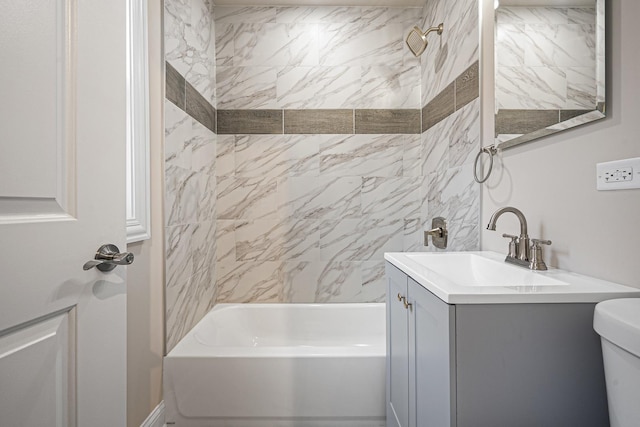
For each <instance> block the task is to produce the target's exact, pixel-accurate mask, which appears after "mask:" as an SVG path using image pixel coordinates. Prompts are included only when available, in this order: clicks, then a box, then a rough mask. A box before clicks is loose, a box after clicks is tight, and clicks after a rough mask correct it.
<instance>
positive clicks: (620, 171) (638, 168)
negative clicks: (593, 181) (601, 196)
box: [596, 157, 640, 191]
mask: <svg viewBox="0 0 640 427" xmlns="http://www.w3.org/2000/svg"><path fill="white" fill-rule="evenodd" d="M596 172H597V175H596V176H597V185H596V188H597V189H598V190H601V191H606V190H624V189H629V188H640V157H635V158H632V159H624V160H615V161H613V162H606V163H598V164H597V165H596Z"/></svg>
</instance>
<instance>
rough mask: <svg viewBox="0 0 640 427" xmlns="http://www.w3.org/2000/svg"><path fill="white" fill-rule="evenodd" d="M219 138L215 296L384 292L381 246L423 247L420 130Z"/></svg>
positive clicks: (300, 298) (352, 296)
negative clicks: (408, 234) (409, 234)
mask: <svg viewBox="0 0 640 427" xmlns="http://www.w3.org/2000/svg"><path fill="white" fill-rule="evenodd" d="M218 144H219V147H218V150H217V152H218V158H217V164H218V165H221V164H222V163H224V164H225V166H223V167H224V170H225V171H226V175H225V176H221V175H220V174H218V176H217V182H218V193H217V195H218V200H217V208H218V211H217V212H218V213H217V219H218V220H217V229H216V232H217V262H218V267H217V269H216V270H217V272H218V287H219V293H218V302H231V301H245V302H246V301H297V302H322V301H335V302H339V301H352V302H357V301H380V300H383V296H384V290H385V287H384V279H383V278H384V274H383V272H384V268H383V262H382V260H383V258H382V257H383V254H384V252H385V251H402V250H404V249H405V248H408V249H416V250H419V249H420V247H419V246H418V245H417V244H416V241H415V238H414V239H408V238H407V237H406V235H405V234H406V230H407V228H411V229H413V228H415V227H417V226H418V224H419V223H420V196H419V194H420V185H421V184H422V183H423V182H424V181H423V179H422V178H421V177H420V173H421V172H420V170H419V165H420V156H421V150H420V145H421V142H420V135H347V136H345V135H229V136H220V137H218ZM323 159H324V165H325V166H324V167H323V166H322V165H323ZM405 172H406V176H405V175H404V174H405ZM413 234H414V236H413V237H415V236H416V235H417V234H418V233H417V230H416V232H415V233H413ZM407 242H409V243H407ZM260 265H262V266H260ZM257 271H260V272H263V273H264V275H261V274H257V273H256V272H257ZM333 281H337V282H336V283H334V282H333ZM249 282H251V283H249ZM334 288H335V289H334Z"/></svg>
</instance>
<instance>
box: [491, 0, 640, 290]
mask: <svg viewBox="0 0 640 427" xmlns="http://www.w3.org/2000/svg"><path fill="white" fill-rule="evenodd" d="M607 3H609V5H608V7H607V14H608V16H607V55H608V65H607V80H608V81H607V118H606V119H604V120H601V121H598V122H596V123H592V124H589V125H585V126H583V127H580V128H577V129H574V130H570V131H566V132H564V133H560V134H559V135H555V136H552V137H548V138H545V139H542V140H539V141H535V142H530V143H528V144H524V145H522V146H519V147H515V148H511V149H509V150H506V151H505V152H503V153H502V155H501V159H499V160H498V165H497V166H498V167H497V169H498V170H495V171H494V175H493V176H492V178H491V179H490V180H489V181H488V183H487V184H488V185H485V186H483V188H482V205H483V207H482V216H481V226H482V230H483V231H482V236H481V239H482V243H481V246H482V249H484V250H493V251H498V252H501V253H506V248H507V241H506V240H505V239H503V238H502V237H501V236H502V233H505V232H506V233H515V232H516V231H517V230H518V228H517V222H516V221H515V218H507V217H509V216H513V215H508V214H507V215H505V216H504V217H502V218H501V219H500V220H499V222H498V227H497V231H496V232H491V231H487V230H486V229H485V227H486V224H487V222H488V220H489V217H490V216H491V214H492V213H493V212H494V211H495V210H496V209H497V208H499V207H502V206H515V207H517V208H519V209H520V210H522V211H523V212H524V214H525V215H526V217H527V219H528V221H529V235H530V236H532V237H542V238H546V239H551V240H552V241H553V245H552V246H551V247H550V248H549V249H546V248H545V258H546V259H547V260H548V262H549V264H550V265H553V266H557V267H560V268H563V269H566V270H570V271H574V272H577V273H581V274H587V275H590V276H594V277H598V278H602V279H606V280H611V281H614V282H619V283H623V284H627V285H631V286H634V287H639V288H640V247H639V244H640V190H623V191H607V192H599V191H596V183H595V167H596V163H599V162H604V161H609V160H617V159H623V158H628V157H640V84H639V83H638V77H639V76H640V55H638V44H637V43H638V42H637V41H638V39H640V26H638V23H637V17H638V16H640V2H638V1H636V0H611V1H608V2H607ZM483 145H488V144H487V142H484V144H483Z"/></svg>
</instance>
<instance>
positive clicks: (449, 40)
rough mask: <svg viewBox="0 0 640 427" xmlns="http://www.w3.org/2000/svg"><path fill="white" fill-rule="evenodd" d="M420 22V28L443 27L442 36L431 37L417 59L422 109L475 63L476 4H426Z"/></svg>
mask: <svg viewBox="0 0 640 427" xmlns="http://www.w3.org/2000/svg"><path fill="white" fill-rule="evenodd" d="M422 21H423V22H424V25H423V27H424V28H426V27H429V26H433V25H437V24H439V23H441V22H442V23H444V31H443V33H442V35H441V36H437V37H436V36H433V35H431V36H430V38H429V45H428V46H427V49H426V50H425V52H424V53H423V54H422V55H421V57H420V60H421V61H420V66H421V94H422V95H421V105H425V104H427V103H429V101H431V100H432V99H433V98H435V97H436V96H437V95H438V94H439V93H441V92H442V91H443V90H444V89H445V88H446V87H447V86H448V85H449V84H450V83H451V82H452V81H453V79H454V78H455V77H456V76H458V75H460V74H461V73H462V72H463V71H464V70H466V69H467V68H469V67H470V66H471V65H472V64H473V63H474V62H476V61H478V58H479V38H478V31H479V29H478V22H479V19H478V0H429V1H427V2H425V5H424V7H423V8H422Z"/></svg>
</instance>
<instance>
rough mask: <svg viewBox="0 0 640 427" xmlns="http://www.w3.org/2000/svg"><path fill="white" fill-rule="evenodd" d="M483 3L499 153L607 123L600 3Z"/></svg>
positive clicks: (548, 0) (535, 0) (498, 0)
mask: <svg viewBox="0 0 640 427" xmlns="http://www.w3.org/2000/svg"><path fill="white" fill-rule="evenodd" d="M485 1H487V2H490V3H491V4H490V5H488V4H485V5H483V7H482V11H483V29H482V31H483V45H484V46H485V47H486V43H487V41H486V40H492V41H493V46H490V47H489V48H488V49H485V54H483V60H489V61H491V56H489V55H490V53H492V54H493V55H492V56H493V58H492V59H493V61H492V62H493V63H492V68H493V70H492V72H491V74H492V75H491V77H493V79H491V78H489V79H488V80H493V82H492V83H490V84H492V85H493V88H487V92H489V91H491V89H493V93H494V99H493V111H494V132H493V133H494V135H493V136H494V138H495V139H494V143H495V144H496V145H497V146H499V147H500V148H502V149H505V148H509V147H512V146H515V145H518V144H521V143H524V142H528V141H532V140H534V139H537V138H540V137H543V136H547V135H550V134H553V133H556V132H560V131H563V130H565V129H569V128H572V127H574V126H578V125H581V124H584V123H588V122H591V121H594V120H598V119H601V118H603V117H605V44H604V43H605V19H604V13H605V5H604V1H605V0H485ZM491 32H492V33H493V35H492V34H491ZM486 52H489V53H486ZM489 69H490V68H489V67H488V66H487V65H486V64H485V65H484V66H483V70H484V71H485V72H487V73H489V71H488V70H489ZM485 135H486V134H485ZM487 142H489V141H487ZM485 145H488V144H485Z"/></svg>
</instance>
